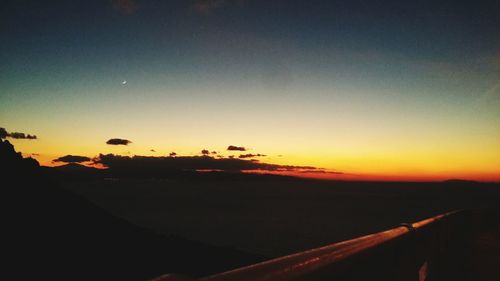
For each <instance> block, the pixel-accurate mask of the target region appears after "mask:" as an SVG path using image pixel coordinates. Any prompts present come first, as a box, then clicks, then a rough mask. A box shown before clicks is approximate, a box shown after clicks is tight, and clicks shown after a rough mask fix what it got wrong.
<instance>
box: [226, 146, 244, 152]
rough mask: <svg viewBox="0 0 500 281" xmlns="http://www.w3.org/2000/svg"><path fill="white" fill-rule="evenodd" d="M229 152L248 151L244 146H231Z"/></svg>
mask: <svg viewBox="0 0 500 281" xmlns="http://www.w3.org/2000/svg"><path fill="white" fill-rule="evenodd" d="M227 150H232V151H247V149H246V148H245V147H243V146H234V145H230V146H228V147H227Z"/></svg>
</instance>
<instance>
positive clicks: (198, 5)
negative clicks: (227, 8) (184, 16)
mask: <svg viewBox="0 0 500 281" xmlns="http://www.w3.org/2000/svg"><path fill="white" fill-rule="evenodd" d="M226 3H227V0H195V1H194V2H193V4H192V5H191V7H192V8H193V10H195V11H197V12H198V13H201V14H210V13H211V12H212V11H213V10H215V9H217V8H220V7H222V6H224V5H225V4H226Z"/></svg>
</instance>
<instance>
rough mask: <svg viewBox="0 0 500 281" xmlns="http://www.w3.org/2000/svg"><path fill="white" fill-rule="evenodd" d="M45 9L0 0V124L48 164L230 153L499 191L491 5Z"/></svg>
mask: <svg viewBox="0 0 500 281" xmlns="http://www.w3.org/2000/svg"><path fill="white" fill-rule="evenodd" d="M42 2H43V1H25V0H18V1H9V0H7V1H1V2H0V5H1V6H2V8H1V9H0V42H2V43H1V44H0V61H1V62H2V63H1V65H0V127H3V128H5V129H6V130H7V131H8V132H11V133H12V132H22V133H25V134H30V135H36V136H37V138H36V139H32V138H30V139H28V138H19V137H18V138H15V137H11V138H10V140H9V141H11V142H12V143H13V144H14V145H15V146H16V149H17V150H18V151H22V152H23V154H24V155H26V156H32V157H34V158H36V159H37V160H38V161H39V162H40V163H41V164H43V165H50V166H52V165H60V164H61V162H60V161H57V162H53V160H54V159H58V158H59V157H63V156H66V155H73V156H81V157H88V158H90V159H92V158H94V157H97V156H98V155H99V154H101V153H102V154H113V155H122V156H129V157H132V156H133V155H140V156H151V157H162V156H168V155H169V154H170V153H171V152H175V153H176V154H177V155H184V156H196V155H200V153H201V151H202V150H203V149H207V150H209V151H210V152H212V151H215V152H216V153H217V154H213V155H214V156H213V157H216V156H215V155H217V157H221V158H222V157H229V156H234V157H236V158H238V157H239V155H240V153H239V151H238V153H236V152H235V151H231V150H228V149H227V148H228V146H230V145H235V146H241V147H245V150H246V151H245V153H247V154H254V155H255V154H262V155H265V156H258V157H256V159H257V160H258V161H260V162H262V163H270V164H275V165H283V166H285V165H288V166H303V167H317V168H318V169H320V170H321V171H325V172H328V173H323V172H321V173H310V174H308V175H309V176H313V177H322V178H334V179H361V180H365V179H375V180H444V179H449V178H460V179H471V180H481V181H500V4H498V3H495V1H488V2H487V1H429V2H426V1H407V2H406V1H356V0H354V1H315V0H312V1H291V0H288V1H279V0H276V1H251V0H192V1H189V0H182V1H145V0H144V1H142V0H113V1H111V0H109V1H108V0H100V1H97V0H90V1H88V0H87V1H47V2H44V3H42ZM113 138H118V139H124V140H129V141H130V143H126V144H122V145H110V144H107V143H106V142H107V141H108V140H110V139H113ZM273 167H274V166H273ZM302 172H303V171H302ZM303 174H304V175H305V174H307V173H303Z"/></svg>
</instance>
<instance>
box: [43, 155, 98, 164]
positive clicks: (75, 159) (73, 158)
mask: <svg viewBox="0 0 500 281" xmlns="http://www.w3.org/2000/svg"><path fill="white" fill-rule="evenodd" d="M90 160H92V159H90V158H89V157H85V156H78V155H66V156H62V157H59V158H57V159H54V160H52V162H64V163H82V162H88V161H90Z"/></svg>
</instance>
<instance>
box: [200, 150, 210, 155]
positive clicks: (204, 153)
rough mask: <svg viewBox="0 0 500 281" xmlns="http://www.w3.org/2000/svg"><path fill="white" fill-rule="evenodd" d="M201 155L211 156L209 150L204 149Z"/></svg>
mask: <svg viewBox="0 0 500 281" xmlns="http://www.w3.org/2000/svg"><path fill="white" fill-rule="evenodd" d="M201 154H203V155H209V154H210V151H208V150H207V149H203V150H202V151H201Z"/></svg>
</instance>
